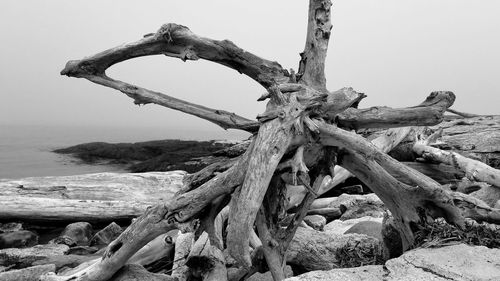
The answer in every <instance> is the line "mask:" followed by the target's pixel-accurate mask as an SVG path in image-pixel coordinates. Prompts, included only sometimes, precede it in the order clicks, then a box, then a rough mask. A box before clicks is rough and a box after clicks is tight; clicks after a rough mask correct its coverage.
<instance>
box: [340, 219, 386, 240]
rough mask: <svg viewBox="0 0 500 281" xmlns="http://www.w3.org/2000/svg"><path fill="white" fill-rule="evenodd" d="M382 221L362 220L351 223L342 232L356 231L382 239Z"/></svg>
mask: <svg viewBox="0 0 500 281" xmlns="http://www.w3.org/2000/svg"><path fill="white" fill-rule="evenodd" d="M381 231H382V223H380V222H378V221H362V222H358V223H357V224H355V225H353V226H352V227H351V228H349V229H348V230H347V231H346V232H344V234H349V233H357V234H364V235H368V236H371V237H375V238H377V239H378V240H379V241H382V234H381Z"/></svg>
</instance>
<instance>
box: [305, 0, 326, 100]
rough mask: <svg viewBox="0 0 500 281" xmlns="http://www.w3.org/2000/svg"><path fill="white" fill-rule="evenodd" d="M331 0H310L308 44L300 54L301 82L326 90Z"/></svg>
mask: <svg viewBox="0 0 500 281" xmlns="http://www.w3.org/2000/svg"><path fill="white" fill-rule="evenodd" d="M331 6H332V3H331V1H329V0H311V1H309V15H308V24H307V36H306V46H305V48H304V52H302V53H301V54H300V65H299V72H298V73H297V75H298V76H299V77H300V80H299V81H300V82H302V83H304V84H305V85H308V86H312V87H314V88H316V89H318V90H321V91H325V92H326V78H325V60H326V54H327V51H328V41H329V39H330V30H331V29H332V24H331V22H330V7H331Z"/></svg>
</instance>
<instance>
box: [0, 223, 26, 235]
mask: <svg viewBox="0 0 500 281" xmlns="http://www.w3.org/2000/svg"><path fill="white" fill-rule="evenodd" d="M19 230H23V224H22V223H19V222H8V223H4V224H1V223H0V233H6V232H13V231H19Z"/></svg>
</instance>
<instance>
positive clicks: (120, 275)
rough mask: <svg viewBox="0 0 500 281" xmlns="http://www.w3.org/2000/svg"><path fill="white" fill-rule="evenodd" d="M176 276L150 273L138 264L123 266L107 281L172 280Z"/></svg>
mask: <svg viewBox="0 0 500 281" xmlns="http://www.w3.org/2000/svg"><path fill="white" fill-rule="evenodd" d="M174 280H177V278H175V277H172V276H170V275H165V274H157V273H151V272H149V271H147V270H146V269H145V268H144V267H142V266H140V265H138V264H127V265H125V266H123V267H122V268H121V269H120V270H119V271H118V272H117V273H115V275H113V277H111V279H109V281H174Z"/></svg>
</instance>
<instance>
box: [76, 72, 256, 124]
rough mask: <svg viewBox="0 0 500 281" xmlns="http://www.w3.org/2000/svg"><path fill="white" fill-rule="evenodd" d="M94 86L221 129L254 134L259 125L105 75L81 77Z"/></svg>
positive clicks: (137, 102) (225, 112) (237, 116)
mask: <svg viewBox="0 0 500 281" xmlns="http://www.w3.org/2000/svg"><path fill="white" fill-rule="evenodd" d="M81 77H83V78H86V79H87V80H89V81H92V82H94V83H96V84H99V85H103V86H106V87H109V88H113V89H116V90H118V91H120V92H122V93H124V94H125V95H127V96H129V97H131V98H132V99H134V103H135V104H148V103H154V104H158V105H161V106H164V107H168V108H171V109H175V110H179V111H182V112H184V113H188V114H191V115H194V116H197V117H200V118H202V119H205V120H208V121H210V122H212V123H215V124H217V125H219V126H221V127H222V128H223V129H239V130H244V131H247V132H251V133H253V132H255V131H257V130H258V129H259V123H258V122H256V121H252V120H249V119H246V118H244V117H241V116H239V115H236V114H235V113H231V112H227V111H224V110H219V109H213V108H209V107H205V106H202V105H198V104H194V103H190V102H187V101H184V100H181V99H177V98H174V97H171V96H168V95H165V94H162V93H159V92H155V91H151V90H148V89H144V88H141V87H137V86H135V85H132V84H128V83H126V82H122V81H118V80H114V79H112V78H109V77H108V76H106V75H86V74H85V75H82V76H81Z"/></svg>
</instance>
